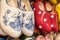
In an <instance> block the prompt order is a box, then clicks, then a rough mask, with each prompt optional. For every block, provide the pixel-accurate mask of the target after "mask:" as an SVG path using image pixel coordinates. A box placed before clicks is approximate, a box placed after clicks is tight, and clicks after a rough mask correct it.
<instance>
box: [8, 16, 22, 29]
mask: <svg viewBox="0 0 60 40" xmlns="http://www.w3.org/2000/svg"><path fill="white" fill-rule="evenodd" d="M9 25H10V26H11V27H13V28H19V27H20V26H22V23H20V16H17V17H16V20H15V22H10V23H9Z"/></svg>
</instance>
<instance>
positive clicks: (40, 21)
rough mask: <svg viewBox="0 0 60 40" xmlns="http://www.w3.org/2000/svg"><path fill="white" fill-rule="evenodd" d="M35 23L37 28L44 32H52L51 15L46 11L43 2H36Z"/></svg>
mask: <svg viewBox="0 0 60 40" xmlns="http://www.w3.org/2000/svg"><path fill="white" fill-rule="evenodd" d="M34 13H35V22H36V24H37V26H38V27H39V28H40V29H41V31H43V32H50V31H51V27H50V24H51V20H50V14H49V13H48V12H46V11H45V8H44V4H43V3H42V2H36V3H35V4H34Z"/></svg>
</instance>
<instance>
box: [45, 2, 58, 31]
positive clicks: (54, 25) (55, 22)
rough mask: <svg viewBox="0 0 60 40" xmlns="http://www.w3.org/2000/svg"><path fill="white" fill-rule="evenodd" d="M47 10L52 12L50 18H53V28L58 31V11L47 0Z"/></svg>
mask: <svg viewBox="0 0 60 40" xmlns="http://www.w3.org/2000/svg"><path fill="white" fill-rule="evenodd" d="M45 7H46V11H48V12H49V13H50V19H51V28H52V31H54V32H57V31H58V23H57V13H56V12H55V10H54V9H53V7H52V6H51V4H50V3H49V2H45Z"/></svg>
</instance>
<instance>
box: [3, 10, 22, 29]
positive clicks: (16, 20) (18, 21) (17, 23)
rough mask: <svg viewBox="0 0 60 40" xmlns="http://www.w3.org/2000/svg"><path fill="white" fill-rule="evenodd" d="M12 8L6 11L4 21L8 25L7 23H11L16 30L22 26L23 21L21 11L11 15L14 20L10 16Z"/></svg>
mask: <svg viewBox="0 0 60 40" xmlns="http://www.w3.org/2000/svg"><path fill="white" fill-rule="evenodd" d="M10 12H11V11H10V10H7V11H6V12H5V15H4V16H3V19H4V20H3V21H4V24H5V25H6V26H7V24H9V26H11V27H12V28H13V29H15V30H20V27H21V26H22V22H21V15H20V12H18V13H14V14H13V16H11V18H14V19H13V20H14V21H12V20H11V19H10V18H9V17H8V14H9V15H10Z"/></svg>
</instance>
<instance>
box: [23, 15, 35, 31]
mask: <svg viewBox="0 0 60 40" xmlns="http://www.w3.org/2000/svg"><path fill="white" fill-rule="evenodd" d="M26 20H28V21H29V23H24V24H23V25H24V26H25V27H26V28H27V29H29V30H31V31H32V30H33V29H34V28H33V26H34V24H33V18H32V16H28V17H27V19H26Z"/></svg>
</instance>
